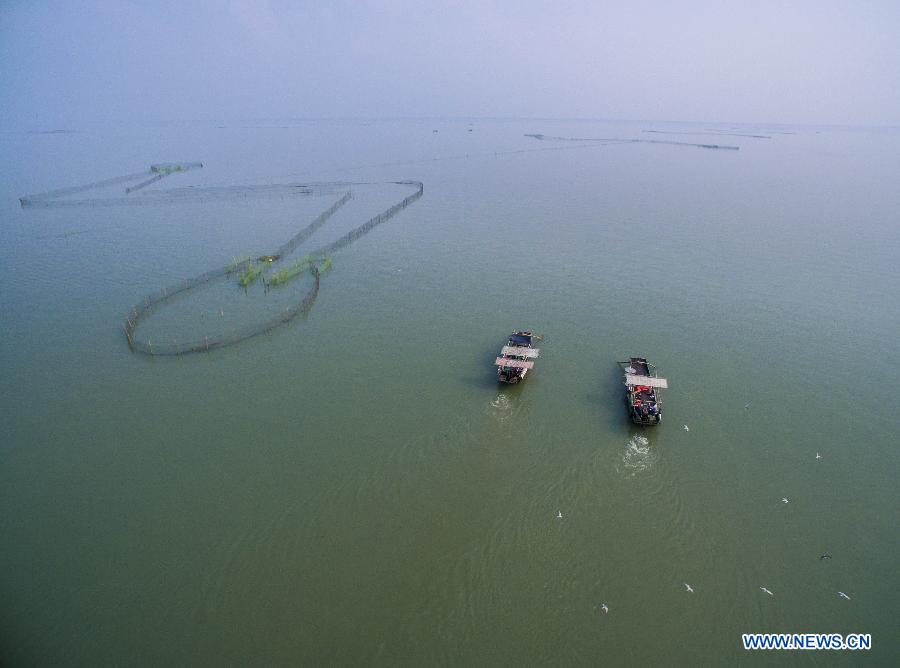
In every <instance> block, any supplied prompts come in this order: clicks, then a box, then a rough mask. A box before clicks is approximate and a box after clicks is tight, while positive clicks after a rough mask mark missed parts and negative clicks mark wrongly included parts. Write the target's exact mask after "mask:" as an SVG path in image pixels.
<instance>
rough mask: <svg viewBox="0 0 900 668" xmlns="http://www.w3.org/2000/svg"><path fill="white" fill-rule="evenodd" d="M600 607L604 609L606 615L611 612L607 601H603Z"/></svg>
mask: <svg viewBox="0 0 900 668" xmlns="http://www.w3.org/2000/svg"><path fill="white" fill-rule="evenodd" d="M600 609H601V610H602V611H603V614H604V615H605V614H608V613H609V606H608V605H606V603H601V604H600Z"/></svg>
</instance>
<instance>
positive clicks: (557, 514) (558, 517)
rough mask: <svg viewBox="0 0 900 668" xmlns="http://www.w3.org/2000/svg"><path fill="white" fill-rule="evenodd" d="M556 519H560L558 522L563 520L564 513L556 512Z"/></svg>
mask: <svg viewBox="0 0 900 668" xmlns="http://www.w3.org/2000/svg"><path fill="white" fill-rule="evenodd" d="M556 519H558V520H561V519H562V511H561V510H557V511H556Z"/></svg>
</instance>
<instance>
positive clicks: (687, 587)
mask: <svg viewBox="0 0 900 668" xmlns="http://www.w3.org/2000/svg"><path fill="white" fill-rule="evenodd" d="M684 588H685V589H687V590H688V592H690V593H691V594H693V593H694V588H693V587H692V586H691V585H689V584H688V583H687V582H685V583H684Z"/></svg>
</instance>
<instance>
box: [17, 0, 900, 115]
mask: <svg viewBox="0 0 900 668" xmlns="http://www.w3.org/2000/svg"><path fill="white" fill-rule="evenodd" d="M335 116H337V117H384V116H517V117H585V118H617V119H651V120H698V121H748V122H783V123H853V124H889V125H895V124H900V0H883V1H866V0H847V1H845V2H829V1H827V0H822V1H812V0H811V1H796V2H791V1H790V0H785V1H783V2H768V1H765V0H745V1H743V2H731V1H729V0H712V1H708V2H707V1H704V0H698V1H695V0H685V1H684V2H678V1H677V0H668V1H655V2H651V1H640V0H638V1H633V0H621V1H618V2H605V1H602V0H598V1H595V2H589V1H571V2H569V1H566V0H556V1H554V2H539V1H536V0H518V1H511V2H488V1H484V2H468V1H462V2H444V1H429V0H419V1H415V2H413V1H410V2H406V1H403V0H395V1H390V0H386V1H384V2H366V1H360V2H343V1H340V0H327V1H326V0H323V1H321V2H287V1H281V0H268V1H267V0H233V1H231V2H229V1H227V0H222V1H221V2H208V3H207V2H191V1H190V0H181V1H176V2H170V1H168V0H152V1H148V0H141V1H140V2H130V1H127V0H118V1H112V0H110V1H108V2H102V1H85V2H76V1H75V0H71V1H65V2H41V1H40V0H27V1H23V2H15V1H10V0H0V123H2V125H3V126H4V128H7V129H13V128H22V127H48V126H53V127H69V126H75V125H77V124H79V123H85V122H89V121H107V120H129V119H134V120H179V119H184V120H188V119H208V120H237V119H250V118H285V117H335Z"/></svg>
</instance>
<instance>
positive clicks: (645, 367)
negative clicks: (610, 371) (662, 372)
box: [619, 357, 669, 426]
mask: <svg viewBox="0 0 900 668" xmlns="http://www.w3.org/2000/svg"><path fill="white" fill-rule="evenodd" d="M619 366H621V367H622V368H623V369H624V371H625V404H626V405H627V406H628V415H629V416H630V417H631V421H632V422H634V423H635V424H639V425H643V426H652V425H657V424H659V423H660V422H661V421H662V402H661V401H660V398H659V391H660V390H664V389H666V388H668V387H669V381H667V380H666V379H665V378H660V377H659V371H658V370H657V368H656V366H655V365H653V364H650V363H649V362H648V361H647V360H646V359H644V358H643V357H630V358H628V361H627V362H619Z"/></svg>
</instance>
